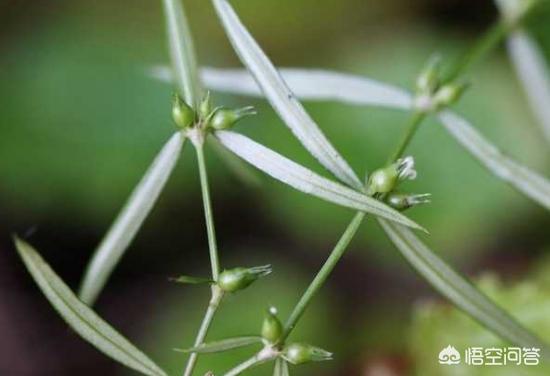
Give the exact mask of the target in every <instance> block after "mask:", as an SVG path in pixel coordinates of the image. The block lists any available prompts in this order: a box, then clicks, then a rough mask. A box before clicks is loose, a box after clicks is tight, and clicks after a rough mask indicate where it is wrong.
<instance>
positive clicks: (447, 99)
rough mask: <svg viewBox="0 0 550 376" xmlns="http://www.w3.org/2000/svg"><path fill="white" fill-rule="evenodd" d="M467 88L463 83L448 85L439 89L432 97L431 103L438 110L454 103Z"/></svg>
mask: <svg viewBox="0 0 550 376" xmlns="http://www.w3.org/2000/svg"><path fill="white" fill-rule="evenodd" d="M467 87H468V85H466V84H463V83H462V84H448V85H445V86H443V87H441V88H440V89H439V90H438V91H437V93H435V95H434V97H433V103H434V105H435V107H436V108H438V109H440V108H443V107H447V106H450V105H452V104H454V103H456V102H457V101H458V100H459V99H460V97H461V96H462V94H463V93H464V91H465V90H466V88H467Z"/></svg>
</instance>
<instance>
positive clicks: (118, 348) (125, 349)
mask: <svg viewBox="0 0 550 376" xmlns="http://www.w3.org/2000/svg"><path fill="white" fill-rule="evenodd" d="M15 245H16V248H17V251H18V252H19V255H20V256H21V258H22V259H23V262H24V263H25V266H26V267H27V269H28V270H29V272H30V273H31V275H32V277H33V279H34V280H35V282H36V283H37V284H38V286H39V287H40V289H41V290H42V292H43V293H44V295H46V297H47V298H48V300H49V301H50V303H51V304H52V306H53V307H54V308H55V310H56V311H57V312H58V313H59V314H60V315H61V316H62V317H63V319H64V320H65V321H66V322H67V324H68V325H69V326H70V327H71V328H73V329H74V330H75V331H76V332H77V333H78V334H79V335H80V336H81V337H82V338H84V339H85V340H86V341H88V342H90V343H91V344H92V345H93V346H95V347H96V348H97V349H98V350H99V351H101V352H103V353H104V354H105V355H107V356H109V357H111V358H113V359H114V360H116V361H118V362H120V363H122V364H123V365H125V366H127V367H129V368H132V369H134V370H136V371H138V372H141V373H143V374H144V375H151V376H166V373H165V372H164V371H163V370H162V369H160V368H159V367H158V366H157V365H156V364H155V363H154V362H153V361H152V360H150V359H149V358H148V357H147V356H146V355H145V354H144V353H142V352H141V351H140V350H138V349H137V348H136V347H135V346H134V345H132V344H131V343H130V342H129V341H128V340H127V339H126V338H124V337H123V336H122V335H121V334H119V333H118V332H117V331H116V330H114V329H113V328H112V327H111V326H110V325H109V324H108V323H106V322H105V321H103V319H101V318H100V317H99V316H98V315H97V314H96V313H95V312H94V311H92V310H91V309H90V308H89V307H88V306H86V305H85V304H84V303H82V302H81V301H80V300H78V298H77V297H76V296H75V295H74V294H73V292H72V291H71V290H70V289H69V287H67V285H65V283H64V282H63V281H62V280H61V279H60V278H59V276H57V274H55V272H54V271H53V270H52V269H51V268H50V266H49V265H48V264H47V263H46V262H45V261H44V260H43V259H42V257H40V255H39V254H38V252H36V250H35V249H34V248H32V247H31V246H30V245H29V244H27V243H26V242H24V241H22V240H20V239H19V238H17V237H16V238H15Z"/></svg>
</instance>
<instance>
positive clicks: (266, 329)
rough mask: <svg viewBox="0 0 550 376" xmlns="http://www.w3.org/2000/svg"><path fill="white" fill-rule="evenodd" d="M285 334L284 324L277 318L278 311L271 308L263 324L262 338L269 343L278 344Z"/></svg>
mask: <svg viewBox="0 0 550 376" xmlns="http://www.w3.org/2000/svg"><path fill="white" fill-rule="evenodd" d="M282 334H283V324H281V321H280V320H279V318H277V309H276V308H275V307H270V308H269V309H268V310H267V314H266V315H265V318H264V322H263V323H262V338H263V339H265V340H266V341H267V342H268V343H276V342H277V341H278V340H279V338H281V335H282Z"/></svg>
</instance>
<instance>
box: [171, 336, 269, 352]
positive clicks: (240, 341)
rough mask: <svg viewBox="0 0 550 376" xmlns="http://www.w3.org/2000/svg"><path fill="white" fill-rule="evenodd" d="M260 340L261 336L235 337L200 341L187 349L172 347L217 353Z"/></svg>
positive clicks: (185, 350)
mask: <svg viewBox="0 0 550 376" xmlns="http://www.w3.org/2000/svg"><path fill="white" fill-rule="evenodd" d="M261 342H262V337H258V336H248V337H235V338H228V339H222V340H220V341H215V342H209V343H202V344H200V345H198V346H195V347H191V348H189V349H174V350H176V351H179V352H185V353H200V354H209V353H217V352H222V351H227V350H233V349H238V348H240V347H245V346H250V345H254V344H257V343H261Z"/></svg>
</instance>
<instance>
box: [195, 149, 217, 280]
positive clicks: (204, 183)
mask: <svg viewBox="0 0 550 376" xmlns="http://www.w3.org/2000/svg"><path fill="white" fill-rule="evenodd" d="M195 150H196V151H197V161H198V164H199V174H200V179H201V190H202V201H203V204H204V217H205V220H206V231H207V233H208V249H209V250H210V264H211V267H212V279H213V280H214V281H217V280H218V275H219V274H220V262H219V259H218V245H217V243H216V229H215V228H214V217H213V214H212V204H211V201H210V190H209V188H208V174H207V173H206V164H205V162H204V150H203V143H202V142H200V143H197V144H195Z"/></svg>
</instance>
